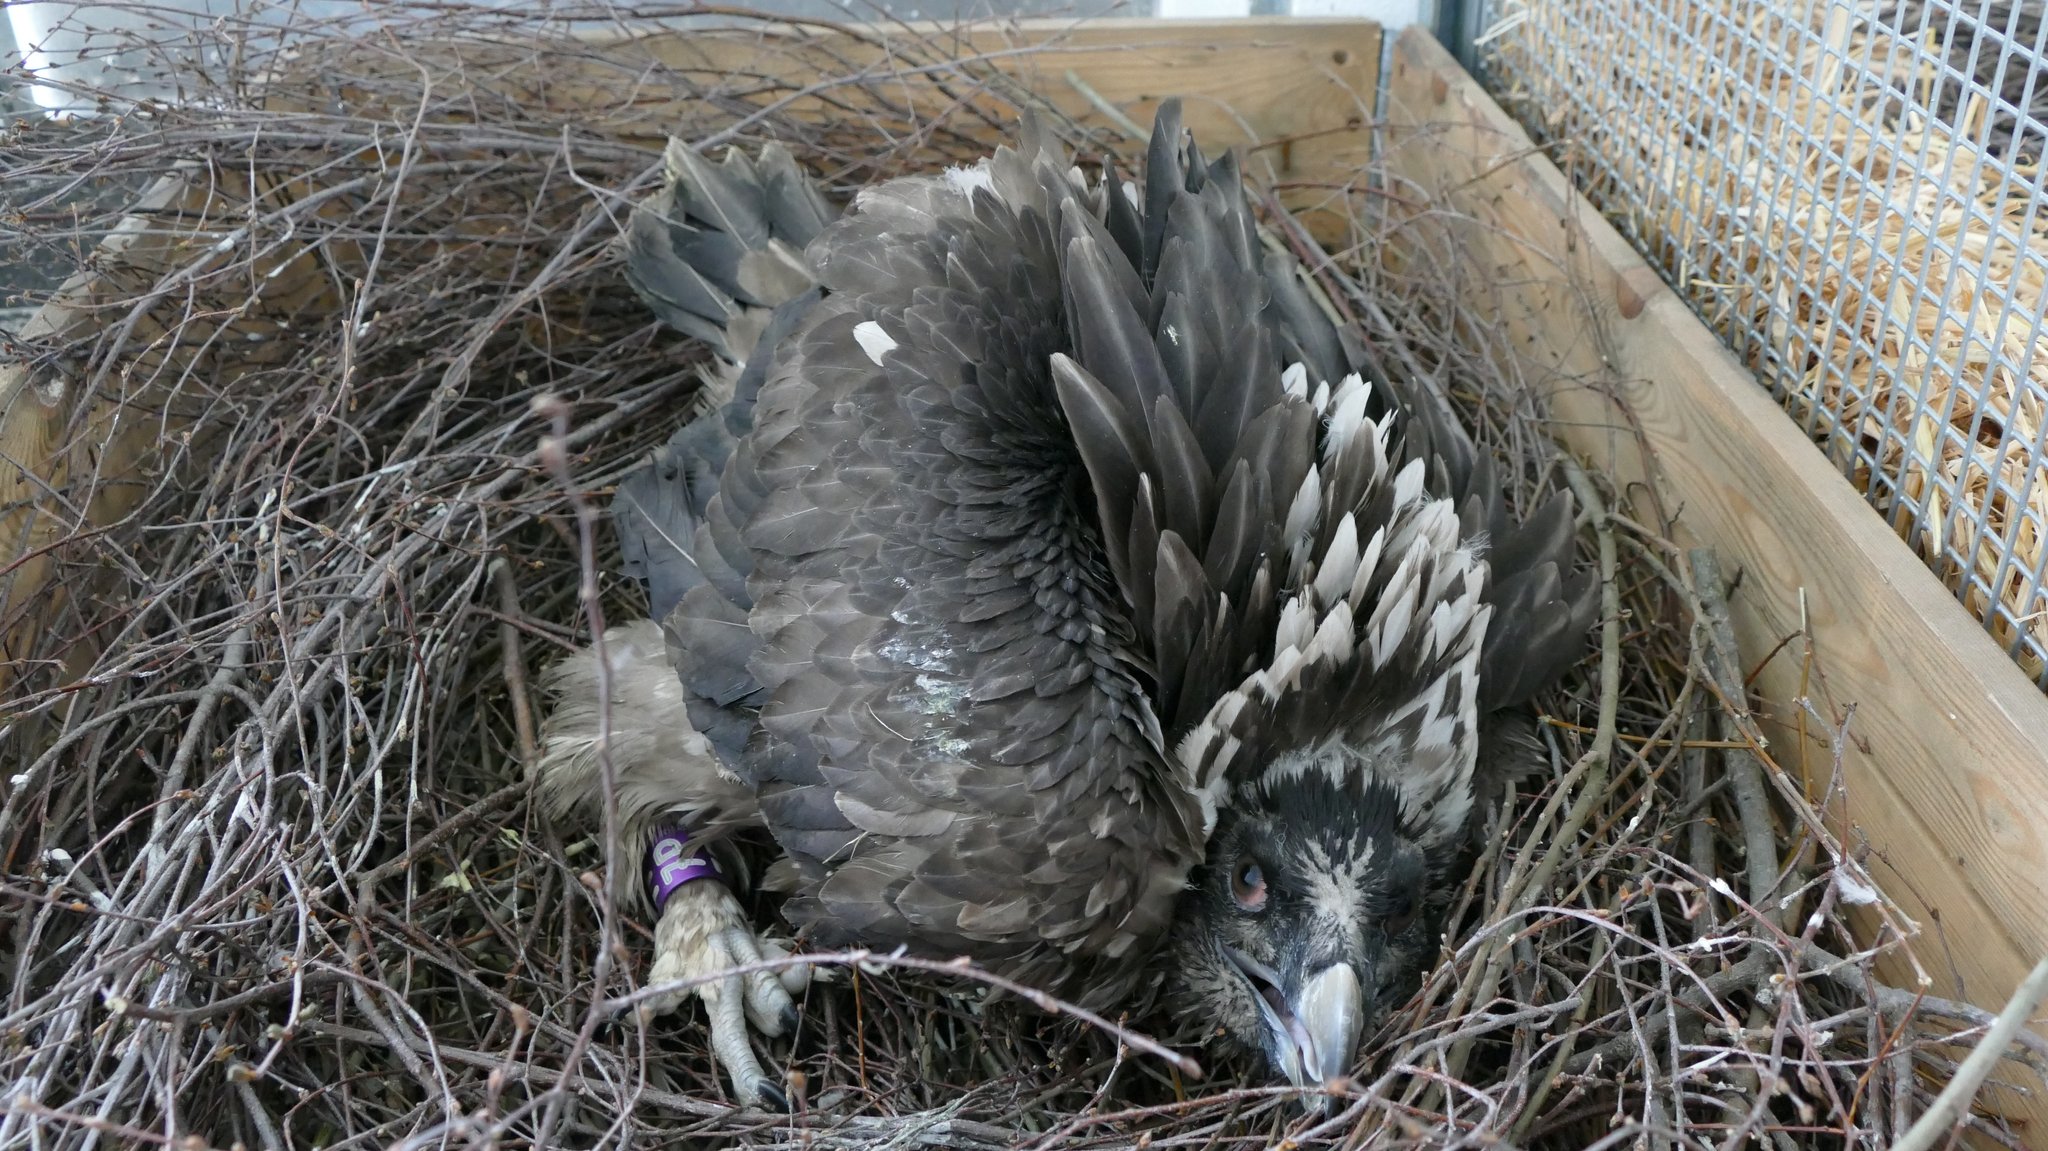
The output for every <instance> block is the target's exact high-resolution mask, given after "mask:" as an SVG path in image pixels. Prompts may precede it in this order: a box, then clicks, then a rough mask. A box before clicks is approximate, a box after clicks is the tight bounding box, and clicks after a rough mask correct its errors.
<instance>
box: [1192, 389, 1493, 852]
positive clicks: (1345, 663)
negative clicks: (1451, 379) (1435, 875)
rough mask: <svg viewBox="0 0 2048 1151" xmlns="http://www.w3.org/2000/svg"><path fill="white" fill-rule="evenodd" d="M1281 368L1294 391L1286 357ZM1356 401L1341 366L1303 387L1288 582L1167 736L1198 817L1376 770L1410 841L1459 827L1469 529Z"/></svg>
mask: <svg viewBox="0 0 2048 1151" xmlns="http://www.w3.org/2000/svg"><path fill="white" fill-rule="evenodd" d="M1284 379H1285V386H1286V388H1287V390H1288V391H1289V393H1290V394H1292V395H1294V396H1297V397H1302V396H1304V395H1305V394H1306V393H1307V382H1306V379H1305V378H1304V377H1303V376H1301V375H1300V374H1299V373H1298V372H1297V371H1296V370H1294V369H1289V371H1288V373H1287V375H1286V377H1284ZM1365 400H1366V389H1365V386H1364V385H1363V384H1362V383H1361V382H1360V380H1359V379H1358V377H1357V376H1352V377H1350V378H1348V379H1346V380H1345V381H1344V382H1343V383H1342V384H1341V385H1339V386H1338V388H1336V389H1335V391H1334V392H1332V391H1331V390H1330V389H1329V388H1328V385H1322V386H1320V387H1319V388H1318V389H1317V390H1316V392H1315V393H1314V394H1312V395H1306V399H1305V402H1307V403H1309V404H1311V405H1313V406H1314V407H1315V408H1316V409H1317V414H1318V416H1320V417H1322V421H1323V422H1324V432H1323V439H1322V444H1321V447H1322V451H1321V453H1320V456H1321V462H1320V464H1319V465H1317V466H1316V467H1314V468H1312V469H1311V470H1310V472H1309V475H1308V478H1307V479H1306V480H1305V481H1304V482H1303V484H1302V486H1301V489H1300V491H1299V493H1298V494H1297V495H1296V497H1295V500H1294V503H1293V505H1292V507H1291V508H1290V511H1289V514H1288V517H1287V525H1286V538H1287V539H1288V540H1289V541H1290V544H1289V548H1290V550H1289V554H1288V555H1287V556H1286V557H1284V562H1285V563H1286V565H1287V571H1288V575H1289V578H1288V580H1287V584H1288V586H1289V587H1291V589H1292V590H1291V591H1289V592H1286V593H1284V594H1283V597H1282V604H1281V607H1280V611H1279V619H1278V624H1277V626H1276V627H1275V628H1274V633H1273V638H1272V642H1271V644H1270V645H1269V646H1268V647H1267V648H1266V652H1267V656H1266V658H1265V659H1264V660H1263V661H1262V662H1260V663H1259V664H1258V665H1257V666H1255V667H1254V668H1253V669H1252V670H1251V671H1250V673H1249V674H1247V675H1245V676H1244V677H1243V679H1242V680H1241V682H1239V683H1238V684H1237V685H1236V686H1235V687H1234V688H1233V689H1232V690H1229V691H1226V692H1224V693H1223V694H1222V695H1221V696H1220V697H1219V698H1218V699H1217V700H1216V702H1215V703H1214V704H1213V705H1212V706H1211V707H1210V709H1209V711H1208V714H1207V715H1206V716H1204V717H1203V718H1202V720H1201V721H1200V722H1198V723H1197V724H1195V725H1194V726H1193V727H1192V728H1191V729H1190V730H1189V731H1188V733H1187V734H1186V735H1185V736H1184V737H1183V738H1182V740H1181V741H1180V744H1179V746H1178V748H1177V752H1178V755H1179V762H1180V767H1181V769H1182V770H1183V771H1184V772H1186V773H1187V775H1186V778H1187V780H1188V782H1189V785H1190V786H1191V787H1192V788H1194V789H1195V791H1196V792H1197V794H1198V795H1199V796H1200V797H1201V802H1202V804H1203V810H1204V814H1205V817H1206V818H1207V819H1208V820H1209V826H1211V827H1213V820H1214V813H1215V810H1216V808H1217V807H1218V806H1219V805H1223V804H1227V803H1228V802H1229V801H1230V799H1229V797H1230V793H1231V790H1232V789H1233V788H1235V787H1238V786H1240V785H1256V786H1273V785H1277V784H1280V783H1283V782H1285V781H1288V780H1290V779H1298V778H1301V777H1304V776H1308V775H1311V774H1319V775H1324V776H1327V777H1329V778H1330V780H1331V781H1332V782H1334V783H1338V784H1340V785H1341V784H1345V783H1346V782H1347V781H1349V780H1351V778H1352V777H1354V776H1361V775H1362V776H1364V777H1367V779H1368V780H1378V781H1380V782H1383V783H1384V784H1385V785H1386V786H1388V787H1389V788H1391V789H1392V790H1393V791H1394V792H1395V793H1396V794H1398V795H1399V796H1400V797H1401V800H1402V807H1403V809H1404V810H1405V811H1406V812H1408V813H1410V815H1411V817H1415V818H1418V819H1419V820H1420V823H1419V825H1418V826H1417V827H1416V828H1415V832H1416V834H1417V835H1418V837H1419V838H1421V839H1423V840H1425V841H1432V840H1436V839H1439V838H1448V837H1450V836H1453V835H1456V834H1457V833H1458V831H1459V830H1460V829H1461V828H1462V827H1463V825H1464V822H1465V818H1466V811H1467V809H1468V808H1469V792H1470V783H1471V778H1472V771H1473V764H1474V760H1475V758H1476V754H1477V747H1478V735H1477V729H1478V715H1477V711H1478V699H1479V657H1480V652H1481V649H1482V648H1483V647H1484V644H1485V639H1486V629H1487V624H1488V622H1489V621H1490V618H1491V615H1492V608H1491V607H1490V606H1489V605H1487V604H1486V603H1485V602H1483V595H1484V590H1485V585H1486V578H1487V565H1486V562H1485V560H1484V559H1483V558H1482V552H1483V548H1484V541H1483V539H1481V538H1478V537H1463V536H1461V529H1460V523H1459V517H1458V514H1457V509H1456V507H1455V505H1454V504H1453V503H1452V501H1450V500H1448V499H1442V498H1438V497H1435V496H1433V495H1431V494H1430V493H1429V492H1428V491H1427V490H1426V485H1425V483H1424V465H1423V462H1422V461H1421V460H1419V459H1415V460H1410V461H1409V462H1408V463H1407V464H1406V465H1405V466H1402V467H1400V468H1399V469H1398V470H1397V469H1396V468H1395V467H1394V466H1393V465H1392V463H1391V461H1390V457H1389V441H1390V438H1391V433H1392V428H1391V426H1390V425H1391V423H1392V420H1393V419H1394V416H1393V415H1392V414H1391V413H1390V414H1389V415H1388V416H1387V417H1386V418H1384V419H1383V420H1380V421H1375V420H1373V419H1372V418H1371V417H1370V416H1369V415H1367V414H1366V405H1365ZM1417 813H1422V814H1420V815H1418V814H1417Z"/></svg>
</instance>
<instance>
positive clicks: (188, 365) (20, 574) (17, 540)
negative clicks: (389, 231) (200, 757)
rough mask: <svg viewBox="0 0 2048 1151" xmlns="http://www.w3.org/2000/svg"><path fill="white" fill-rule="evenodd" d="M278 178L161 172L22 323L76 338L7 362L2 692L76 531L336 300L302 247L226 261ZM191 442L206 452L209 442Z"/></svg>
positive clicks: (40, 341) (82, 657) (130, 505)
mask: <svg viewBox="0 0 2048 1151" xmlns="http://www.w3.org/2000/svg"><path fill="white" fill-rule="evenodd" d="M272 191H274V189H270V188H268V187H267V186H265V187H264V188H263V190H261V191H258V192H255V193H253V195H252V192H251V188H250V185H249V184H248V183H247V180H246V178H245V177H244V176H243V174H241V173H240V172H239V171H238V170H236V169H233V168H226V169H214V170H211V171H206V170H196V169H195V170H188V171H185V172H181V173H175V174H171V175H166V176H164V177H162V178H161V179H159V180H158V181H157V182H156V183H155V184H153V185H152V186H151V187H150V188H149V189H148V190H147V191H146V192H145V193H144V194H143V195H142V197H141V198H140V199H139V200H138V201H137V202H136V203H135V205H134V206H133V207H132V208H131V209H130V210H129V213H128V214H127V215H126V216H124V217H123V218H122V220H121V221H120V222H119V224H117V225H116V227H115V229H114V231H113V232H112V234H111V235H109V236H108V237H107V239H105V240H104V241H102V242H101V244H100V246H99V247H98V248H96V249H94V251H93V253H92V255H91V257H90V258H89V261H88V264H87V267H86V268H84V269H83V270H81V271H79V272H78V273H76V274H75V275H73V276H72V277H71V278H70V279H69V280H67V281H66V282H65V284H64V285H63V286H62V287H61V288H59V289H58V291H57V292H56V294H55V296H54V298H53V299H52V300H51V301H50V302H48V303H46V304H45V305H44V306H43V307H42V308H40V309H39V310H38V311H37V312H36V314H35V315H33V316H31V317H30V318H29V320H28V323H27V324H25V325H23V327H22V330H21V331H20V332H19V333H18V336H17V342H19V343H20V344H21V345H23V346H25V347H31V348H33V347H38V346H40V347H44V348H50V349H66V348H70V349H72V352H71V353H68V354H67V353H64V352H59V354H56V355H53V356H51V357H49V358H48V359H45V360H33V359H31V360H23V361H20V362H14V363H6V364H0V691H5V690H6V689H7V688H8V687H9V686H10V685H11V684H12V683H13V682H14V680H15V677H16V676H17V675H20V674H21V673H22V672H23V671H24V660H25V657H26V655H27V653H29V652H30V651H32V650H34V649H35V648H36V646H37V642H38V639H39V637H40V636H41V635H42V634H43V633H44V630H45V629H46V628H48V627H50V626H52V625H53V624H55V623H57V622H58V621H60V620H62V619H63V618H64V608H65V604H66V601H67V598H68V596H69V594H70V593H71V592H72V591H74V590H76V589H72V588H68V587H67V586H66V585H65V584H64V583H63V582H62V581H55V582H52V581H53V576H54V575H55V573H56V570H57V566H58V560H59V559H60V557H61V556H62V554H63V553H64V550H65V549H66V548H67V547H72V546H74V545H73V544H70V543H67V541H70V540H78V539H89V537H90V536H91V535H92V534H93V531H94V529H96V528H101V527H105V526H107V525H110V524H114V523H117V522H119V521H120V520H121V519H122V518H123V517H125V516H127V515H128V514H129V513H130V512H131V511H132V510H133V509H134V508H135V506H136V504H137V503H138V502H139V501H140V500H141V499H142V497H143V495H144V494H146V493H147V491H148V490H149V488H150V486H151V485H153V484H155V483H158V482H161V481H162V480H163V474H162V473H163V467H164V463H163V461H164V458H165V453H164V452H163V450H162V445H163V444H164V443H165V442H166V441H167V440H170V439H175V438H176V437H178V436H179V435H180V433H181V432H183V430H184V429H185V428H186V427H187V426H188V424H189V421H190V418H191V417H192V416H193V415H194V414H195V413H196V412H197V410H198V409H199V408H200V407H202V406H203V405H204V403H205V402H206V397H205V393H206V392H207V391H208V390H210V389H212V388H215V387H219V386H223V385H231V383H232V381H233V380H234V379H235V378H236V377H237V376H240V375H241V374H243V373H245V372H249V371H252V370H255V369H258V368H262V367H267V366H270V365H272V364H274V363H276V362H277V361H279V360H280V359H281V358H282V357H284V356H285V355H286V354H287V349H286V347H285V345H284V342H283V341H281V340H279V339H277V338H276V337H277V336H278V335H279V334H280V332H281V330H282V329H281V324H285V323H289V321H290V320H291V319H292V318H293V317H294V316H296V315H298V314H300V313H301V311H302V310H305V309H311V310H314V311H329V310H332V308H333V306H334V303H335V300H336V299H337V298H338V297H337V296H336V295H335V294H334V293H333V291H332V287H331V285H332V280H331V279H330V278H329V277H328V276H327V275H326V272H325V269H324V268H323V267H322V266H321V265H320V263H319V261H318V259H317V258H316V257H315V255H314V254H312V253H310V252H306V251H304V250H303V249H296V248H294V249H292V250H290V251H285V252H275V251H271V252H266V267H268V268H271V269H274V270H275V271H274V273H273V274H270V275H267V276H261V277H249V276H237V275H234V274H232V272H229V271H227V270H228V269H230V268H232V267H233V266H234V264H235V263H236V262H237V261H240V260H242V259H244V258H245V257H246V252H243V251H241V246H240V245H239V243H238V241H237V240H236V239H235V238H234V237H235V236H236V235H238V233H237V231H236V225H237V224H239V223H240V222H241V221H243V220H245V219H246V218H247V216H248V214H249V212H250V210H251V209H250V203H251V201H252V199H262V198H267V197H268V196H269V195H270V193H271V192H272ZM195 377H197V378H202V379H204V380H205V381H206V383H205V385H204V386H195ZM188 448H189V450H188V453H187V458H189V459H194V460H197V459H200V458H203V455H204V445H203V444H194V445H189V446H188ZM174 482H175V481H174ZM76 546H89V545H76ZM80 554H81V555H82V554H83V553H80ZM81 638H82V639H83V642H82V643H81V644H79V645H77V646H73V647H71V648H69V649H68V650H67V651H66V652H65V654H64V656H63V662H64V665H65V666H64V668H63V669H62V675H63V678H70V677H71V676H75V675H77V674H81V673H82V672H83V670H84V667H85V666H86V665H87V664H89V663H90V661H91V659H92V656H93V654H94V652H93V648H92V645H93V644H94V643H95V642H97V641H96V639H95V638H94V637H81Z"/></svg>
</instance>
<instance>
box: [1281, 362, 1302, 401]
mask: <svg viewBox="0 0 2048 1151" xmlns="http://www.w3.org/2000/svg"><path fill="white" fill-rule="evenodd" d="M1280 390H1281V391H1283V392H1286V393H1287V394H1288V395H1290V396H1293V397H1294V398H1295V399H1297V400H1305V399H1308V369H1307V368H1305V367H1303V366H1301V365H1300V364H1289V365H1287V369H1286V370H1285V371H1283V372H1281V373H1280Z"/></svg>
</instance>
